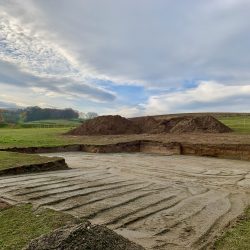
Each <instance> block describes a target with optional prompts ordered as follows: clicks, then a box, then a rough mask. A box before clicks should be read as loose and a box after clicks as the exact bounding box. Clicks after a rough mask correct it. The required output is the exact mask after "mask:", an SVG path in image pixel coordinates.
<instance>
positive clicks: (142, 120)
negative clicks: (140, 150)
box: [130, 116, 165, 134]
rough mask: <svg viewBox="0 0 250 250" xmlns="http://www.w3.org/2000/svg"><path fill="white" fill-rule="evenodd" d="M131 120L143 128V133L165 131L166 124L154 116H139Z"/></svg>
mask: <svg viewBox="0 0 250 250" xmlns="http://www.w3.org/2000/svg"><path fill="white" fill-rule="evenodd" d="M130 120H131V121H132V122H133V123H134V124H136V125H137V126H138V127H139V128H140V129H141V133H143V134H161V133H164V132H165V126H164V124H161V122H160V121H157V120H156V119H155V118H153V117H150V116H146V117H137V118H132V119H130Z"/></svg>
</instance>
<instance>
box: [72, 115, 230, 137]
mask: <svg viewBox="0 0 250 250" xmlns="http://www.w3.org/2000/svg"><path fill="white" fill-rule="evenodd" d="M194 132H202V133H228V132H232V130H231V129H230V128H229V127H227V126H226V125H224V124H223V123H221V122H220V121H218V120H217V119H215V118H214V117H212V116H210V115H206V116H204V115H202V116H181V117H173V118H169V119H161V120H157V119H155V118H153V117H138V118H132V119H126V118H124V117H121V116H118V115H116V116H111V115H110V116H99V117H97V118H94V119H91V120H88V121H86V122H84V123H83V124H82V125H81V126H79V127H78V128H76V129H73V130H71V131H70V132H69V133H68V134H69V135H119V134H120V135H121V134H162V133H175V134H181V133H194Z"/></svg>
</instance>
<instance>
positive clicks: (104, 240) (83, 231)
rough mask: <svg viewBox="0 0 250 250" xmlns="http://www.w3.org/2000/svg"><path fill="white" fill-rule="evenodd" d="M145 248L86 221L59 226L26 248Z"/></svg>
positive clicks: (98, 249) (115, 249) (41, 249)
mask: <svg viewBox="0 0 250 250" xmlns="http://www.w3.org/2000/svg"><path fill="white" fill-rule="evenodd" d="M52 249H53V250H62V249H63V250H90V249H93V250H143V249H144V248H143V247H141V246H139V245H137V244H135V243H133V242H131V241H129V240H128V239H126V238H124V237H122V236H120V235H118V234H116V233H115V232H113V231H112V230H110V229H108V228H106V227H104V226H99V225H91V223H90V222H88V221H86V222H84V223H82V224H79V225H73V226H66V227H62V228H59V229H57V230H55V231H53V232H52V233H50V234H48V235H45V236H41V237H39V238H37V239H34V240H32V241H31V242H30V243H29V245H28V246H27V247H26V248H24V250H52Z"/></svg>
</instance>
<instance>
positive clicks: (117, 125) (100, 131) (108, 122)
mask: <svg viewBox="0 0 250 250" xmlns="http://www.w3.org/2000/svg"><path fill="white" fill-rule="evenodd" d="M140 132H141V130H140V128H139V127H138V126H136V125H135V124H134V123H133V122H132V121H130V120H128V119H126V118H124V117H121V116H119V115H115V116H112V115H107V116H99V117H96V118H94V119H90V120H88V121H86V122H84V123H83V124H82V125H81V126H79V127H78V128H76V129H73V130H71V131H70V133H69V134H71V135H119V134H138V133H140Z"/></svg>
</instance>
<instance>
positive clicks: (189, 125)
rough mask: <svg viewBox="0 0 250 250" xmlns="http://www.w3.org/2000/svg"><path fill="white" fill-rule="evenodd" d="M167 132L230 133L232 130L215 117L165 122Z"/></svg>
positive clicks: (188, 117)
mask: <svg viewBox="0 0 250 250" xmlns="http://www.w3.org/2000/svg"><path fill="white" fill-rule="evenodd" d="M163 123H164V124H165V126H166V132H169V133H176V134H181V133H194V132H201V133H228V132H232V130H231V129H230V128H229V127H227V126H226V125H224V124H223V123H221V122H220V121H218V120H217V119H215V118H214V117H213V116H210V115H206V116H183V117H177V118H172V119H170V120H165V121H163Z"/></svg>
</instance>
